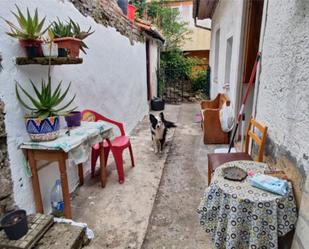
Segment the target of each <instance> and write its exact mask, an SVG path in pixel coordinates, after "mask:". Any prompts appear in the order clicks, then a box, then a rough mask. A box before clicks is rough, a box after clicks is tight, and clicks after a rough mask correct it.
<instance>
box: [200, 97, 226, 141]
mask: <svg viewBox="0 0 309 249" xmlns="http://www.w3.org/2000/svg"><path fill="white" fill-rule="evenodd" d="M223 105H226V106H229V105H230V100H229V98H228V97H227V96H226V95H225V94H223V93H219V94H218V95H217V97H216V98H215V99H213V100H203V101H202V102H201V117H202V122H201V125H202V129H203V136H204V144H227V143H229V133H228V132H224V131H223V130H222V128H221V122H220V110H221V108H222V106H223Z"/></svg>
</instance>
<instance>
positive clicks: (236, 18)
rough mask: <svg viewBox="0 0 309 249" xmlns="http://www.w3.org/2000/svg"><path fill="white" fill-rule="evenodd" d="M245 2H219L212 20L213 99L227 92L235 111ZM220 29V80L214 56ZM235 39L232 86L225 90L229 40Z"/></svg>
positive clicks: (238, 0)
mask: <svg viewBox="0 0 309 249" xmlns="http://www.w3.org/2000/svg"><path fill="white" fill-rule="evenodd" d="M242 12H243V1H242V0H235V1H219V3H218V6H217V8H216V10H215V13H214V15H213V18H212V22H211V24H212V34H213V35H212V36H211V49H210V66H211V68H212V73H211V98H214V97H215V96H217V94H218V93H219V92H225V93H226V94H227V95H228V96H229V98H230V100H231V105H232V107H233V108H234V109H235V105H236V104H237V103H236V102H235V100H236V92H237V87H236V86H237V83H238V82H237V81H238V65H239V62H240V59H241V58H240V57H239V51H240V44H241V40H240V39H241V24H242ZM218 29H220V44H219V64H218V78H217V81H216V80H215V79H214V60H215V59H214V56H215V39H216V36H215V35H214V34H215V33H216V31H217V30H218ZM231 37H233V47H232V58H231V68H230V84H229V87H228V88H227V90H225V89H224V88H223V87H224V84H225V71H226V70H225V66H226V47H227V40H228V39H229V38H231Z"/></svg>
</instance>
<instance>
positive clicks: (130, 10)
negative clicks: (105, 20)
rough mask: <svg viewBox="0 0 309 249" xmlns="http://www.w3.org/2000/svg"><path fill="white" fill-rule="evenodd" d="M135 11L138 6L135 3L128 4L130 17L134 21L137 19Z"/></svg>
mask: <svg viewBox="0 0 309 249" xmlns="http://www.w3.org/2000/svg"><path fill="white" fill-rule="evenodd" d="M135 11H136V8H135V6H134V5H133V4H128V18H129V19H130V21H131V22H134V20H135Z"/></svg>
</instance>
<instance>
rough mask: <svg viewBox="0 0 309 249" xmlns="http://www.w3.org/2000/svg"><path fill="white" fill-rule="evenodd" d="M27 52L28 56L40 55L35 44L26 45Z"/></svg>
mask: <svg viewBox="0 0 309 249" xmlns="http://www.w3.org/2000/svg"><path fill="white" fill-rule="evenodd" d="M25 50H26V54H27V57H28V58H33V57H38V52H37V50H38V49H37V48H36V47H34V46H28V47H25Z"/></svg>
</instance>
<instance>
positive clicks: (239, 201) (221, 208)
mask: <svg viewBox="0 0 309 249" xmlns="http://www.w3.org/2000/svg"><path fill="white" fill-rule="evenodd" d="M231 166H237V167H239V168H242V169H243V170H245V171H246V172H247V171H248V170H252V171H253V172H255V173H264V170H265V169H268V167H267V165H266V164H264V163H258V162H254V161H233V162H228V163H225V164H223V165H222V166H221V167H219V168H218V169H217V170H216V172H215V174H214V177H213V181H212V183H211V184H210V186H209V187H208V188H207V189H206V191H205V193H204V196H203V198H202V200H201V203H200V206H199V208H198V210H197V212H198V215H199V221H200V225H202V226H203V227H204V229H205V231H206V232H207V233H210V234H211V235H212V239H213V242H214V246H215V248H217V249H242V248H246V249H247V248H250V249H255V248H256V249H264V248H265V249H269V248H278V236H283V235H285V234H286V233H288V232H289V231H291V230H292V229H294V228H295V225H296V221H297V211H296V204H295V200H294V195H293V191H292V187H291V184H289V190H288V194H287V195H286V196H281V195H277V194H273V193H270V192H267V191H264V190H261V189H258V188H255V187H252V186H251V185H250V184H249V182H248V178H246V179H245V180H243V181H242V182H236V181H230V180H227V179H224V177H223V171H222V170H223V169H224V168H226V167H231Z"/></svg>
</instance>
